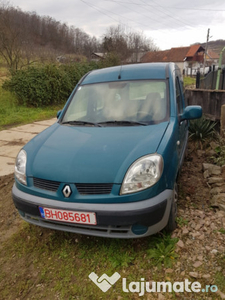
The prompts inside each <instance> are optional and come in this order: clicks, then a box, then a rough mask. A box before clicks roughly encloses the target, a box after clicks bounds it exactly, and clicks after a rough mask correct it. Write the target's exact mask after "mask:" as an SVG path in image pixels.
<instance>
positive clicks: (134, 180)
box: [120, 154, 163, 195]
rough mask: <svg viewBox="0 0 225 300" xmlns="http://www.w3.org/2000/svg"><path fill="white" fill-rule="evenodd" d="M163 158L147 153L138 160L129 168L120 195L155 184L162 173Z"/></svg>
mask: <svg viewBox="0 0 225 300" xmlns="http://www.w3.org/2000/svg"><path fill="white" fill-rule="evenodd" d="M162 171H163V158H162V156H161V155H158V154H152V155H146V156H143V157H141V158H139V159H138V160H136V161H135V162H134V163H133V164H132V165H131V166H130V168H129V169H128V171H127V173H126V175H125V177H124V180H123V184H122V187H121V191H120V195H123V194H129V193H135V192H138V191H141V190H144V189H147V188H149V187H150V186H152V185H154V184H155V183H156V182H157V181H158V180H159V178H160V177H161V175H162Z"/></svg>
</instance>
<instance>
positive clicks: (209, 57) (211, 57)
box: [206, 49, 220, 66]
mask: <svg viewBox="0 0 225 300" xmlns="http://www.w3.org/2000/svg"><path fill="white" fill-rule="evenodd" d="M219 58H220V55H219V54H217V53H216V52H214V51H213V50H212V49H208V50H207V53H206V64H207V66H212V65H218V62H219Z"/></svg>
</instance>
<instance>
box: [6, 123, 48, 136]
mask: <svg viewBox="0 0 225 300" xmlns="http://www.w3.org/2000/svg"><path fill="white" fill-rule="evenodd" d="M48 127H49V126H46V125H45V126H44V125H39V124H28V125H23V126H19V127H15V128H12V129H11V131H19V132H28V133H34V134H38V133H40V132H41V131H43V130H45V129H46V128H48Z"/></svg>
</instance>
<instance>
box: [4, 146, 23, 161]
mask: <svg viewBox="0 0 225 300" xmlns="http://www.w3.org/2000/svg"><path fill="white" fill-rule="evenodd" d="M22 147H23V145H21V146H18V145H13V146H8V145H6V146H0V157H3V158H4V157H5V158H7V157H9V158H13V159H14V160H15V158H16V156H17V154H18V152H19V151H20V149H21V148H22Z"/></svg>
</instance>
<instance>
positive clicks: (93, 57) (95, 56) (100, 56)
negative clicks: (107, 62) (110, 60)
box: [91, 52, 106, 61]
mask: <svg viewBox="0 0 225 300" xmlns="http://www.w3.org/2000/svg"><path fill="white" fill-rule="evenodd" d="M105 56H106V53H100V52H98V53H97V52H92V53H91V60H92V61H100V60H103V59H104V58H105Z"/></svg>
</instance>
